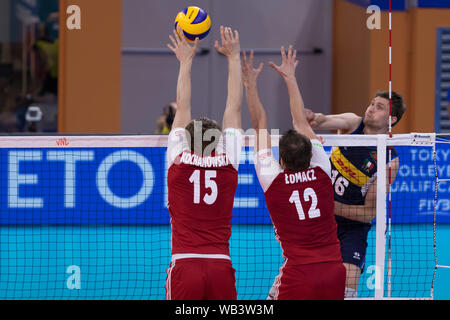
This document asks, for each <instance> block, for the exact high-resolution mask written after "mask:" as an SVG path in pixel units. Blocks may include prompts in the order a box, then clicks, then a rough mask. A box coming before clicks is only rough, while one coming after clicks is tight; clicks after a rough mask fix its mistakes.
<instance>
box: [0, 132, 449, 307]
mask: <svg viewBox="0 0 450 320" xmlns="http://www.w3.org/2000/svg"><path fill="white" fill-rule="evenodd" d="M323 138H324V141H325V149H326V151H327V152H328V153H329V154H330V156H331V157H333V154H334V156H335V158H336V159H338V161H339V156H336V155H339V152H342V153H345V150H346V148H350V147H358V146H359V147H373V148H374V150H376V151H377V152H375V153H373V154H371V157H367V158H365V159H361V161H363V162H362V168H363V169H364V170H372V169H373V167H374V166H376V168H377V172H378V174H377V181H376V185H377V187H376V188H374V189H371V188H369V189H367V192H376V197H375V199H376V200H375V201H376V204H374V205H375V208H368V209H367V208H366V209H364V210H367V211H363V212H364V214H367V217H366V220H367V221H368V225H369V231H368V240H367V244H368V246H367V254H366V259H365V264H364V270H363V272H362V274H361V276H360V279H359V287H358V298H366V299H371V298H424V299H430V298H433V286H434V281H435V274H436V267H437V264H438V263H437V249H436V248H437V247H439V243H436V230H437V228H439V226H440V225H443V224H446V223H450V215H449V213H448V212H450V210H449V199H450V196H449V193H450V184H449V182H448V179H449V178H450V166H449V165H448V157H449V156H450V147H449V144H448V142H449V141H448V139H447V138H445V137H442V138H438V139H436V138H435V134H406V135H394V137H393V138H388V137H387V136H386V135H378V136H337V135H324V136H323ZM252 140H253V139H252V137H251V136H246V137H245V145H244V147H243V149H242V155H241V163H240V167H239V179H238V187H237V191H236V195H235V200H234V208H233V219H232V236H231V239H230V251H231V259H232V263H233V267H234V268H235V269H236V285H237V293H238V299H243V300H252V299H266V297H267V295H268V293H269V290H270V288H271V286H272V283H273V281H274V279H275V277H276V276H277V274H278V272H279V268H280V267H281V265H282V263H283V259H282V256H281V249H280V245H279V243H278V242H277V241H276V240H275V235H274V230H273V226H272V223H271V219H270V216H269V213H268V211H267V207H266V204H265V200H264V194H263V191H262V189H261V187H260V186H259V182H258V180H257V177H256V174H255V170H254V165H253V147H252V146H253V142H252ZM277 142H278V137H273V146H274V147H273V151H274V155H275V157H278V148H277V145H278V143H277ZM166 147H167V136H65V137H59V136H58V137H56V136H33V137H18V136H4V137H0V190H1V194H0V299H152V300H153V299H155V300H156V299H164V298H165V289H164V284H165V280H166V269H167V268H168V267H169V264H170V259H171V253H170V249H171V247H170V246H171V245H170V243H171V242H170V240H171V229H170V217H169V213H168V210H167V184H166V180H167V179H166V178H167V163H166ZM338 147H339V148H338ZM391 148H394V149H395V152H396V154H398V160H399V168H398V174H397V176H396V178H395V180H394V181H391V184H389V168H387V166H386V162H385V161H377V157H378V159H383V158H384V157H388V158H389V152H390V151H389V150H390V149H391ZM391 150H392V149H391ZM391 156H392V151H391ZM336 159H335V160H336ZM345 164H346V163H345V161H344V162H342V163H341V165H343V166H345ZM386 169H388V170H386ZM347 170H348V172H347V174H348V177H347V178H348V179H354V180H355V181H357V183H359V184H361V185H365V184H366V185H369V183H368V182H369V181H368V180H367V177H364V176H358V173H356V172H353V171H352V170H354V169H353V168H352V167H350V166H347ZM334 178H335V180H334V185H333V187H334V188H335V191H336V192H340V191H342V190H343V188H345V187H346V185H345V184H346V182H345V180H344V179H339V178H340V177H339V178H338V177H336V176H335V177H334ZM348 179H347V180H348ZM338 180H339V181H338ZM380 181H385V182H387V184H385V183H381V182H380ZM389 191H390V192H389Z"/></svg>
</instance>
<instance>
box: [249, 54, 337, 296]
mask: <svg viewBox="0 0 450 320" xmlns="http://www.w3.org/2000/svg"><path fill="white" fill-rule="evenodd" d="M281 56H282V64H281V66H277V65H275V64H274V63H273V62H271V63H270V65H271V66H272V67H273V68H274V69H275V70H276V71H277V72H278V73H279V74H280V75H281V76H282V77H283V79H284V80H285V82H286V85H287V88H288V92H289V98H290V108H291V114H292V119H293V124H294V129H295V130H289V131H288V132H286V133H285V134H284V135H283V136H282V137H281V139H280V142H279V150H280V163H279V162H278V161H276V160H275V158H274V157H273V156H272V150H271V142H270V135H269V134H268V132H267V119H266V113H265V110H264V107H263V106H262V104H261V101H260V99H259V94H258V89H257V84H256V80H257V77H258V75H259V73H260V71H261V69H262V64H261V65H260V66H259V68H258V69H254V68H253V52H251V53H250V57H249V60H248V62H247V59H246V55H245V53H244V63H243V80H244V86H245V88H246V96H247V102H248V108H249V111H250V117H251V121H252V124H253V127H254V129H255V130H256V132H255V160H254V161H255V170H256V173H257V175H258V179H259V182H260V184H261V187H262V189H263V191H264V196H265V199H266V204H267V208H268V209H269V213H270V216H271V218H272V222H273V225H274V229H275V235H276V238H277V240H278V241H279V242H280V245H281V248H282V251H283V257H284V263H283V265H282V267H281V269H280V273H279V275H278V276H277V277H276V279H275V282H274V284H273V287H272V289H271V291H270V293H269V297H268V298H269V299H344V291H345V268H344V266H343V264H342V257H341V254H340V248H339V240H338V238H337V235H336V221H335V219H334V211H333V206H334V202H333V191H332V184H331V172H330V171H331V170H330V162H329V160H328V157H327V155H326V153H325V151H324V149H323V146H322V144H321V143H320V142H319V140H318V138H317V136H316V135H315V133H314V131H313V130H312V129H311V127H310V125H309V123H308V121H307V119H306V115H305V110H304V105H303V99H302V97H301V94H300V90H299V88H298V84H297V80H296V77H295V69H296V67H297V64H298V61H296V51H293V49H292V46H290V47H289V50H288V54H287V56H286V53H285V49H284V48H283V47H281Z"/></svg>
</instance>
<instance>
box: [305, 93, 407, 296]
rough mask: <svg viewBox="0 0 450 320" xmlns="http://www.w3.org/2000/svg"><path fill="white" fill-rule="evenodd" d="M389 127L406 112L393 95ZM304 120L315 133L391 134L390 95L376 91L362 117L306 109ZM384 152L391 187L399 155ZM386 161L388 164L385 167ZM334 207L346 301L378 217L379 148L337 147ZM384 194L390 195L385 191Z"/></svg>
mask: <svg viewBox="0 0 450 320" xmlns="http://www.w3.org/2000/svg"><path fill="white" fill-rule="evenodd" d="M391 97H392V103H391V105H392V108H391V115H392V117H391V124H392V125H396V124H397V123H398V122H399V121H400V119H401V118H402V116H403V113H404V112H405V106H404V103H403V99H402V97H401V96H400V95H399V94H398V93H396V92H392V96H391ZM307 117H308V121H309V122H310V124H311V126H312V127H313V128H314V129H316V130H337V131H338V133H341V134H345V133H351V134H386V133H388V132H389V92H377V93H376V94H375V97H374V98H373V100H372V101H371V103H370V105H369V106H368V108H367V110H366V112H365V115H364V117H360V116H358V115H356V114H354V113H343V114H337V115H323V114H321V113H314V112H312V111H310V110H307ZM390 153H391V154H390V157H389V151H387V152H386V163H387V166H386V170H387V172H386V177H387V181H386V183H387V184H389V177H390V182H391V184H392V183H393V182H394V180H395V177H396V175H397V171H398V165H399V162H398V155H397V152H396V150H395V149H394V148H391V150H390ZM389 158H390V159H391V161H390V162H389ZM330 162H331V172H332V179H333V190H334V200H335V203H334V206H335V214H336V222H337V224H338V237H339V241H340V243H341V252H342V258H343V261H344V266H345V268H346V270H347V280H346V290H345V295H346V297H347V298H354V297H356V296H357V290H358V283H359V277H360V275H361V272H362V271H363V270H364V263H365V257H366V248H367V236H368V233H369V231H370V229H371V226H372V225H371V221H372V220H373V219H374V218H375V216H376V188H377V183H376V181H377V148H376V147H344V148H342V147H336V148H334V149H333V152H332V154H331V157H330ZM387 190H389V189H388V188H387Z"/></svg>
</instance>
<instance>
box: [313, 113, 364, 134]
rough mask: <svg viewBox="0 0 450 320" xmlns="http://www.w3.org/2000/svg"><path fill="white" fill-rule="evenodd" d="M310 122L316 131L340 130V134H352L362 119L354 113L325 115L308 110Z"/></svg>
mask: <svg viewBox="0 0 450 320" xmlns="http://www.w3.org/2000/svg"><path fill="white" fill-rule="evenodd" d="M306 115H307V118H308V121H309V123H310V125H311V127H312V128H313V129H316V130H338V131H339V132H338V133H351V132H353V131H354V130H356V128H358V126H359V125H360V123H361V120H362V117H360V116H358V115H356V114H354V113H350V112H348V113H341V114H330V115H324V114H322V113H314V112H312V111H311V110H309V109H306Z"/></svg>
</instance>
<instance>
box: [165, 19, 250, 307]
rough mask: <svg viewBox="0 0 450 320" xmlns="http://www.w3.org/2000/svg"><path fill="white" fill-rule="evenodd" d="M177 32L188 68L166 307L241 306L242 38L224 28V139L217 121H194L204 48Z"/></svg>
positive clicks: (174, 164) (180, 89)
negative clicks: (235, 258)
mask: <svg viewBox="0 0 450 320" xmlns="http://www.w3.org/2000/svg"><path fill="white" fill-rule="evenodd" d="M179 32H180V35H178V34H177V33H176V32H174V35H173V36H170V39H171V42H172V45H168V46H169V48H170V49H171V50H172V51H173V52H174V53H175V54H176V56H177V58H178V60H179V61H180V73H179V77H178V85H177V105H178V109H177V113H176V115H175V119H174V122H173V125H172V128H173V129H172V131H171V132H170V134H169V140H168V147H167V157H168V168H169V169H168V174H167V185H168V200H169V205H168V207H169V212H170V218H171V227H172V261H171V264H170V267H169V269H168V270H167V281H166V286H165V287H166V299H170V300H205V299H207V300H217V299H220V300H234V299H236V298H237V293H236V279H235V270H234V268H233V267H232V263H231V258H230V251H229V239H230V236H231V218H232V210H233V202H234V195H235V192H236V188H237V184H238V167H239V157H240V153H241V145H242V133H241V132H240V130H241V106H242V99H243V86H242V74H241V62H240V44H239V34H238V33H237V31H234V33H233V32H232V30H231V28H224V27H221V28H220V33H221V42H222V45H219V43H218V42H217V41H216V43H215V48H216V49H217V51H218V52H219V53H221V54H223V55H225V56H226V57H227V58H228V64H229V69H228V70H229V74H228V77H229V79H228V80H229V81H228V98H227V102H226V108H225V112H224V117H223V123H222V127H223V132H222V131H221V127H220V126H219V125H218V124H217V122H215V121H214V120H211V119H208V118H205V117H203V118H198V119H195V120H191V105H190V97H191V76H190V72H191V66H192V61H193V58H194V56H195V52H196V50H197V46H198V39H197V40H196V41H195V42H194V45H192V46H191V45H189V44H188V43H187V41H186V39H184V37H183V36H182V34H181V33H182V31H181V30H179Z"/></svg>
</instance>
